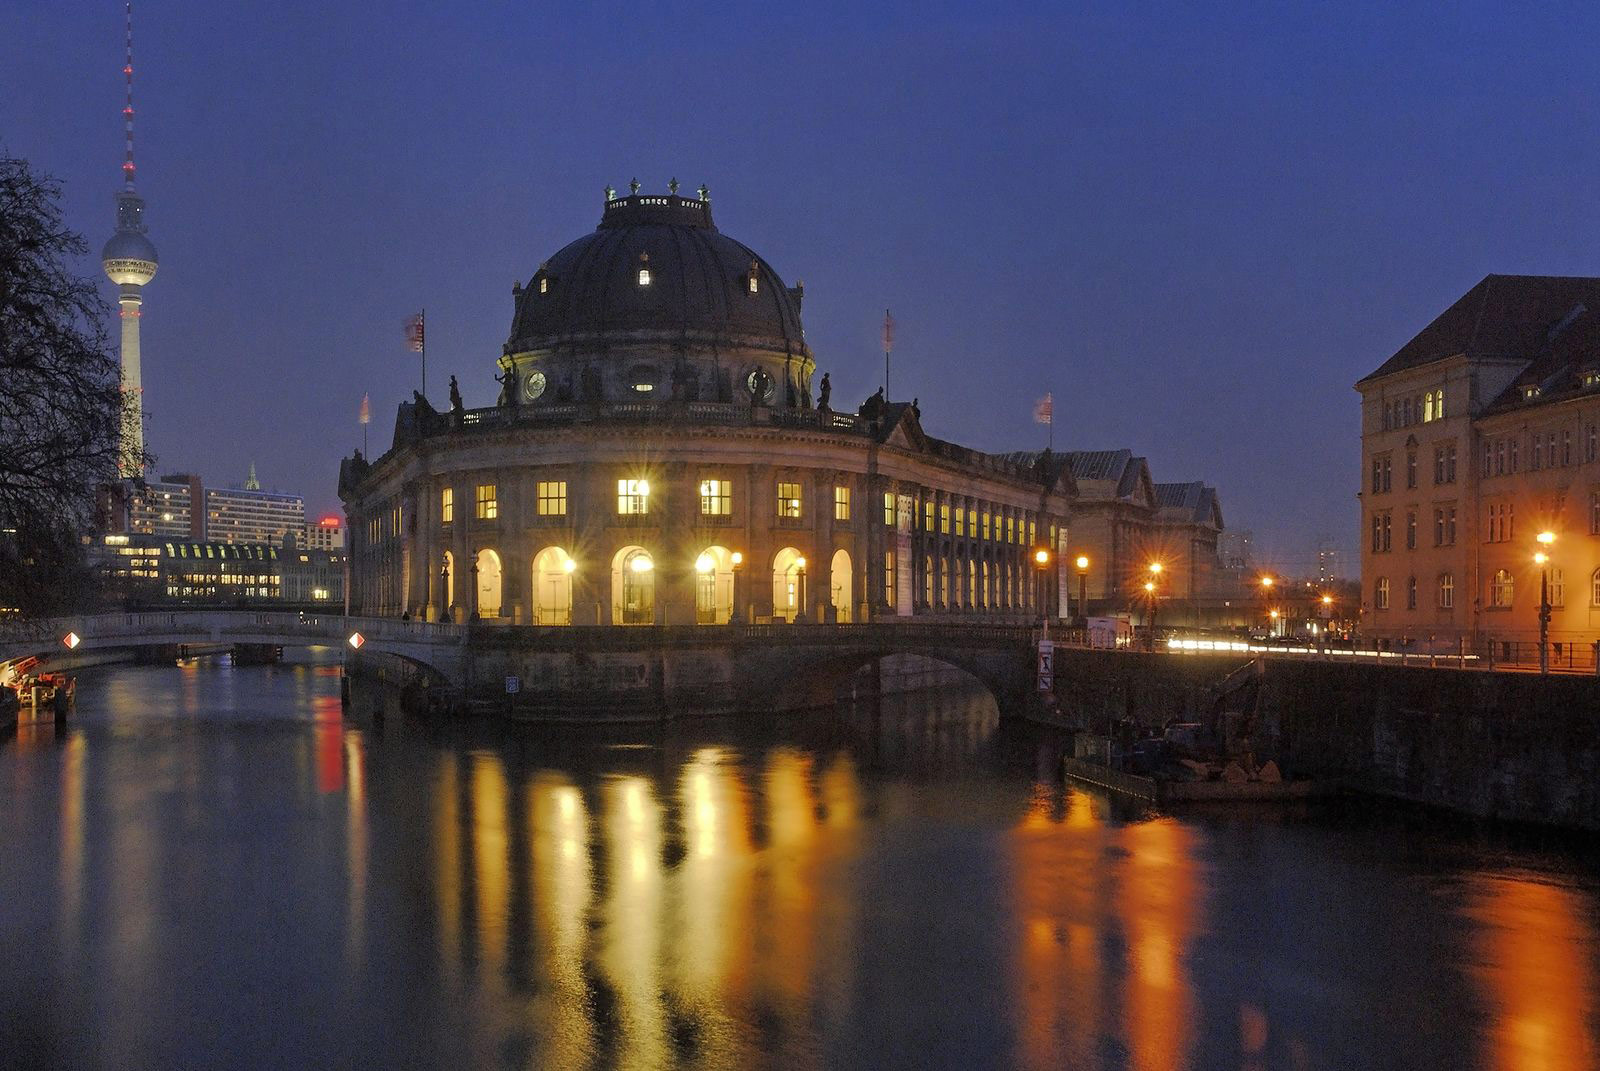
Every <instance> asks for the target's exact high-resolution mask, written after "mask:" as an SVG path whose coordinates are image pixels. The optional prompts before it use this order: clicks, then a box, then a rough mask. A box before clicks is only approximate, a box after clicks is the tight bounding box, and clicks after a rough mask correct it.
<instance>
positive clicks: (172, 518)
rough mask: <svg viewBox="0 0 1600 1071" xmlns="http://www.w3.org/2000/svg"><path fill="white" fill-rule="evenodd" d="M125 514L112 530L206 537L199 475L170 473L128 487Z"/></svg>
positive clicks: (203, 489)
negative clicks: (200, 505)
mask: <svg viewBox="0 0 1600 1071" xmlns="http://www.w3.org/2000/svg"><path fill="white" fill-rule="evenodd" d="M127 491H128V494H127V497H126V499H125V502H126V510H127V513H126V516H125V518H124V522H123V524H122V525H121V526H120V527H119V526H113V528H112V530H113V531H120V533H121V534H126V535H154V536H162V537H163V538H171V539H192V540H203V539H205V537H206V516H205V510H204V509H197V508H196V504H197V503H203V502H204V501H205V488H204V486H203V485H202V484H201V482H200V477H198V476H194V475H190V474H188V473H173V474H171V475H167V476H163V477H161V479H160V480H159V481H152V482H150V483H147V484H145V485H144V486H143V487H139V486H136V485H133V484H129V485H128V486H127Z"/></svg>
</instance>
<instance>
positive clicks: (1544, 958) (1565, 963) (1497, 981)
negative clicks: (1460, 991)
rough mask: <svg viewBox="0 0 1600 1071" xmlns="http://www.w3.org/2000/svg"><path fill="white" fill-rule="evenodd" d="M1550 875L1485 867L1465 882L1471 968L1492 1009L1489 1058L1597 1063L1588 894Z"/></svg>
mask: <svg viewBox="0 0 1600 1071" xmlns="http://www.w3.org/2000/svg"><path fill="white" fill-rule="evenodd" d="M1586 899H1589V898H1584V897H1580V896H1578V895H1577V894H1576V893H1575V892H1574V891H1573V890H1571V889H1568V888H1562V887H1560V886H1558V885H1555V884H1553V883H1551V882H1550V881H1549V880H1530V879H1529V878H1527V877H1514V876H1503V875H1493V874H1484V875H1477V876H1475V877H1474V878H1473V879H1472V880H1471V881H1470V882H1469V892H1468V900H1467V905H1466V910H1465V914H1466V915H1467V916H1468V917H1469V918H1471V919H1473V920H1474V921H1475V922H1476V923H1477V924H1478V927H1477V930H1476V944H1477V947H1478V956H1479V962H1478V964H1477V968H1476V970H1475V972H1474V973H1475V974H1476V976H1477V978H1478V981H1479V983H1480V985H1481V986H1482V989H1483V998H1484V1003H1485V1005H1486V1006H1487V1007H1488V1009H1489V1012H1490V1014H1489V1024H1490V1026H1489V1029H1488V1031H1487V1033H1488V1039H1489V1044H1490V1049H1491V1053H1492V1066H1494V1067H1496V1068H1502V1069H1504V1071H1557V1069H1561V1068H1572V1067H1593V1066H1595V1062H1596V1060H1595V1057H1596V1049H1595V1038H1594V1032H1593V1031H1594V1023H1593V1016H1594V985H1595V959H1594V957H1595V935H1594V931H1593V928H1592V927H1591V925H1590V923H1589V921H1588V920H1587V919H1586V918H1585V914H1586V912H1592V911H1593V903H1592V900H1590V902H1589V903H1588V904H1585V903H1584V900H1586Z"/></svg>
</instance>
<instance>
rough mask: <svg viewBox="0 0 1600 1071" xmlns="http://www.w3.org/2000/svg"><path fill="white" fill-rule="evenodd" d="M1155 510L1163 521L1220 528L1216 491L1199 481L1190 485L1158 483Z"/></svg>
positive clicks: (1220, 508) (1219, 512) (1220, 513)
mask: <svg viewBox="0 0 1600 1071" xmlns="http://www.w3.org/2000/svg"><path fill="white" fill-rule="evenodd" d="M1155 493H1156V508H1157V510H1158V512H1159V514H1160V516H1161V518H1162V519H1163V520H1171V521H1184V522H1188V523H1192V524H1211V525H1215V526H1216V527H1217V528H1218V529H1221V528H1222V506H1221V504H1220V503H1219V502H1218V501H1217V489H1216V488H1215V487H1209V486H1207V485H1206V484H1205V483H1204V482H1203V481H1201V480H1195V481H1193V482H1191V483H1158V484H1156V486H1155Z"/></svg>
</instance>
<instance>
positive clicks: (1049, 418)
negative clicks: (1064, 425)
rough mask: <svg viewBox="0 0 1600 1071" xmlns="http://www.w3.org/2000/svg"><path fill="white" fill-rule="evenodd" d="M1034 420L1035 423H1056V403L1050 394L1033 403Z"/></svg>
mask: <svg viewBox="0 0 1600 1071" xmlns="http://www.w3.org/2000/svg"><path fill="white" fill-rule="evenodd" d="M1033 422H1034V423H1035V424H1054V423H1055V403H1054V402H1053V401H1052V400H1051V398H1050V395H1048V394H1046V395H1045V396H1044V397H1043V398H1040V399H1039V400H1038V401H1036V402H1034V403H1033Z"/></svg>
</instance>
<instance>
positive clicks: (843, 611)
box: [828, 550, 855, 624]
mask: <svg viewBox="0 0 1600 1071" xmlns="http://www.w3.org/2000/svg"><path fill="white" fill-rule="evenodd" d="M830 572H831V573H832V579H831V582H830V583H829V585H828V586H829V597H830V598H831V599H832V600H833V609H834V613H835V615H836V620H838V621H839V622H840V623H841V624H848V623H849V622H850V620H851V617H850V607H851V605H852V600H853V598H854V595H853V592H854V590H855V583H854V580H853V574H852V573H851V571H850V552H849V551H847V550H836V551H834V552H833V567H832V569H831V570H830Z"/></svg>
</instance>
